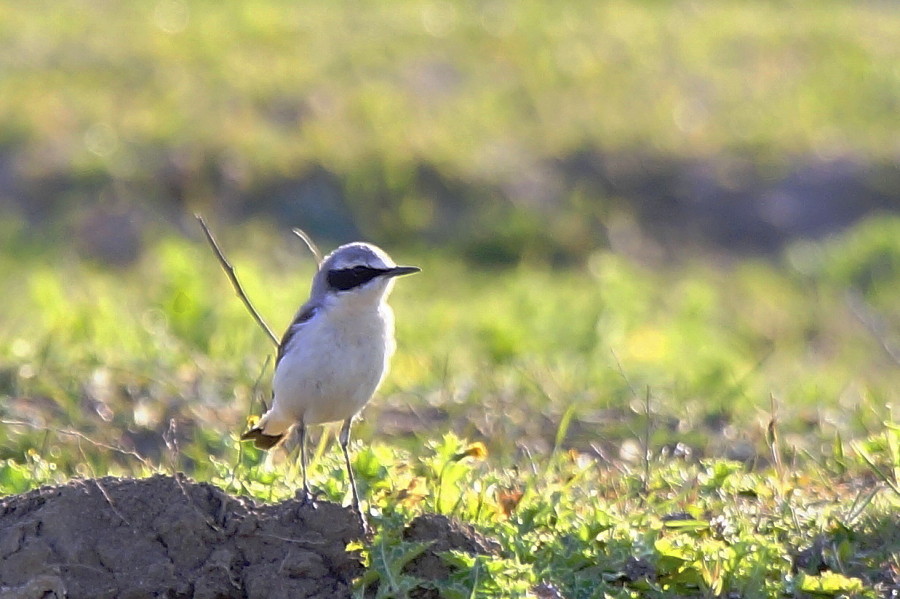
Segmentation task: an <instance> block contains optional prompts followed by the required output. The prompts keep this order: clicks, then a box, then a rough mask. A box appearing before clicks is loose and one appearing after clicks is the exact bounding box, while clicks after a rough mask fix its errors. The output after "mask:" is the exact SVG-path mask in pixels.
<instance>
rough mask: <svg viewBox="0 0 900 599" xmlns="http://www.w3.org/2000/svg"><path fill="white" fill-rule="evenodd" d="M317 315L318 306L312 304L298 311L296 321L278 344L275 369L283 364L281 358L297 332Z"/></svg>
mask: <svg viewBox="0 0 900 599" xmlns="http://www.w3.org/2000/svg"><path fill="white" fill-rule="evenodd" d="M315 314H316V306H314V305H310V304H305V305H303V306H302V307H301V308H300V310H298V311H297V315H296V316H294V320H293V321H292V322H291V324H290V326H288V328H287V330H286V331H285V332H284V335H283V336H282V337H281V343H279V344H278V353H277V354H276V355H275V368H278V363H279V362H281V358H283V357H284V353H285V352H286V351H287V349H288V346H289V345H290V343H291V340H292V339H293V338H294V335H296V334H297V331H299V330H300V329H301V328H303V325H304V324H306V323H307V322H309V319H310V318H312V317H313V316H314V315H315Z"/></svg>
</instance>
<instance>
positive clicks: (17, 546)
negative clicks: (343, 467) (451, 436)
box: [0, 475, 363, 599]
mask: <svg viewBox="0 0 900 599" xmlns="http://www.w3.org/2000/svg"><path fill="white" fill-rule="evenodd" d="M360 537H361V530H360V529H359V526H358V524H357V520H356V518H355V517H354V516H353V514H352V512H351V511H349V510H348V509H346V508H343V507H341V506H339V505H336V504H333V503H328V502H319V503H317V504H316V506H315V507H312V506H310V505H303V504H301V502H300V501H299V500H298V499H291V500H288V501H284V502H282V503H278V504H274V505H262V504H257V503H255V502H254V501H252V500H250V499H247V498H235V497H231V496H229V495H227V494H226V493H225V492H223V491H222V490H221V489H219V488H217V487H215V486H213V485H209V484H205V483H195V482H193V481H191V480H189V479H187V478H186V477H184V476H177V477H175V478H173V477H170V476H162V475H157V476H154V477H152V478H147V479H138V480H135V479H124V478H113V477H106V478H101V479H90V480H75V481H72V482H69V483H67V484H65V485H62V486H59V487H44V488H41V489H37V490H35V491H32V492H29V493H25V494H23V495H16V496H10V497H5V498H3V499H0V599H26V598H27V599H32V598H34V599H38V598H50V597H59V598H62V597H68V598H70V599H78V598H85V599H100V598H107V597H108V598H118V599H141V598H144V597H147V598H150V597H171V598H181V597H184V598H188V597H194V598H197V599H228V598H250V599H255V598H260V599H262V598H267V599H280V598H284V599H287V598H288V597H290V598H325V597H329V598H330V597H349V596H350V594H351V584H352V581H353V579H355V578H356V577H358V576H359V575H360V574H361V573H362V571H363V567H362V564H361V563H360V560H359V555H357V554H355V553H353V552H349V553H348V552H347V551H346V546H347V543H348V542H349V541H351V540H354V539H359V538H360Z"/></svg>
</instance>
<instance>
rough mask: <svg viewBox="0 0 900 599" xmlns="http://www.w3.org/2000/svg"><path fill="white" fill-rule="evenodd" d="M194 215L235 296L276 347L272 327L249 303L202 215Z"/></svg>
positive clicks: (276, 342) (276, 338) (232, 268)
mask: <svg viewBox="0 0 900 599" xmlns="http://www.w3.org/2000/svg"><path fill="white" fill-rule="evenodd" d="M194 217H195V218H196V219H197V220H198V221H200V226H201V227H203V233H205V234H206V240H207V241H209V245H210V246H211V247H212V249H213V252H215V254H216V258H218V259H219V264H221V265H222V270H224V271H225V274H226V275H228V279H229V280H230V281H231V285H232V287H234V291H235V292H236V293H237V296H238V297H239V298H241V301H242V302H244V305H245V306H246V307H247V310H249V311H250V315H251V316H253V318H254V320H256V324H258V325H259V326H260V328H262V330H263V331H265V333H266V335H268V336H269V339H270V340H271V341H272V343H274V344H275V346H276V347H277V346H278V344H279V341H278V337H276V336H275V333H273V332H272V329H270V328H269V325H267V324H266V321H265V320H263V319H262V316H260V315H259V312H257V311H256V308H254V307H253V304H251V303H250V299H249V298H247V295H246V294H245V293H244V289H243V288H242V287H241V283H240V282H239V281H238V279H237V275H236V274H235V273H234V267H233V266H232V265H231V264H230V263H229V262H228V260H227V259H226V258H225V255H224V254H223V253H222V250H221V249H219V244H218V243H216V239H215V238H214V237H213V235H212V233H211V232H210V230H209V227H207V226H206V221H204V220H203V217H202V216H201V215H200V214H199V213H198V214H195V215H194Z"/></svg>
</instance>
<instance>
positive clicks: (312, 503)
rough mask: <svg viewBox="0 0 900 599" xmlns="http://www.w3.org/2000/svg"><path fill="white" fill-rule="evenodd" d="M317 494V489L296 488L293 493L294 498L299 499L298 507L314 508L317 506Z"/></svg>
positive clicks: (318, 494)
mask: <svg viewBox="0 0 900 599" xmlns="http://www.w3.org/2000/svg"><path fill="white" fill-rule="evenodd" d="M319 496H320V493H319V492H318V491H310V490H309V489H297V492H296V493H295V494H294V498H295V499H299V500H300V509H303V508H307V507H309V508H312V509H316V508H317V507H319Z"/></svg>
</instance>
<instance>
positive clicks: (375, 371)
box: [241, 242, 420, 531]
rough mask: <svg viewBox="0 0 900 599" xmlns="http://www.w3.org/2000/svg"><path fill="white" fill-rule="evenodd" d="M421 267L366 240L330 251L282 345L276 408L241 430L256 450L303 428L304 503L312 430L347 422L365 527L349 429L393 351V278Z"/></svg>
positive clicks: (343, 441) (343, 437)
mask: <svg viewBox="0 0 900 599" xmlns="http://www.w3.org/2000/svg"><path fill="white" fill-rule="evenodd" d="M419 270H420V269H419V268H418V267H415V266H397V265H396V264H395V263H394V261H393V260H391V258H390V256H388V255H387V253H385V252H384V251H383V250H382V249H380V248H378V247H376V246H374V245H372V244H368V243H362V242H356V243H348V244H346V245H342V246H340V247H339V248H337V249H336V250H334V251H333V252H332V253H331V254H329V255H328V256H326V257H325V259H324V260H322V262H321V264H320V265H319V270H318V272H316V274H315V276H314V277H313V280H312V288H311V290H310V295H309V300H307V302H306V303H305V304H303V305H302V306H301V307H300V309H299V310H298V311H297V314H296V316H294V320H293V322H291V324H290V326H289V327H288V328H287V331H285V333H284V336H283V337H282V339H281V343H280V344H279V346H278V353H277V355H276V358H275V375H274V378H273V380H272V407H271V408H269V409H268V410H267V411H266V412H265V413H264V414H263V415H262V417H261V418H260V419H259V422H258V423H257V424H256V425H255V426H254V427H253V428H251V429H250V430H248V431H247V432H245V433H244V434H243V435H241V439H242V440H252V441H253V442H254V444H255V445H256V447H259V448H261V449H271V448H272V447H275V446H276V445H277V444H278V443H279V442H280V441H281V440H282V439H283V438H284V437H285V436H286V435H287V433H288V432H289V431H290V429H291V428H292V427H294V426H297V427H299V433H300V439H299V440H300V464H301V469H302V473H303V491H304V493H305V499H304V500H305V501H306V500H310V498H311V497H312V495H311V494H310V491H309V484H308V482H307V476H306V466H307V456H306V432H307V427H308V426H309V425H311V424H322V423H327V422H336V421H343V426H342V427H341V433H340V436H339V441H340V445H341V450H342V451H343V453H344V461H345V462H346V464H347V474H348V476H349V480H350V488H351V490H352V493H353V508H354V509H355V510H356V513H357V515H358V517H359V519H360V523H361V525H362V527H363V529H364V530H367V531H368V524H367V522H366V519H365V518H364V517H363V514H362V510H361V509H360V504H359V494H358V492H357V489H356V481H355V480H354V478H353V469H352V467H351V465H350V454H349V452H348V449H347V448H348V445H349V443H350V426H351V425H352V423H353V418H354V417H355V416H356V415H357V414H358V413H359V411H360V410H362V408H363V407H364V406H365V405H366V404H367V403H368V402H369V400H370V399H371V398H372V395H373V394H374V393H375V390H376V389H377V388H378V385H379V384H380V383H381V381H382V380H383V379H384V376H385V374H386V373H387V371H388V367H389V364H390V359H391V355H392V354H393V353H394V348H395V342H394V312H393V310H391V307H390V306H389V305H388V304H387V301H386V300H387V297H388V295H389V294H390V292H391V289H392V287H393V283H394V278H395V277H398V276H401V275H408V274H412V273H416V272H419Z"/></svg>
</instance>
